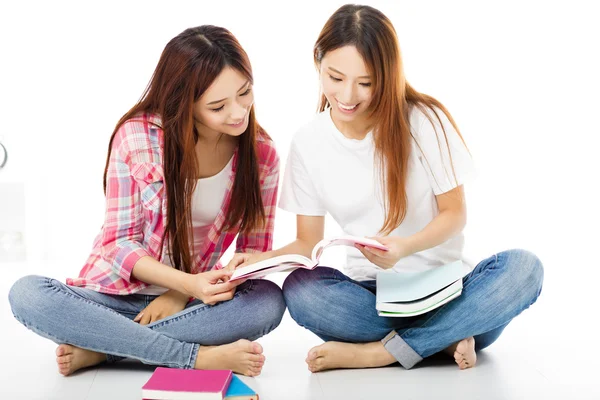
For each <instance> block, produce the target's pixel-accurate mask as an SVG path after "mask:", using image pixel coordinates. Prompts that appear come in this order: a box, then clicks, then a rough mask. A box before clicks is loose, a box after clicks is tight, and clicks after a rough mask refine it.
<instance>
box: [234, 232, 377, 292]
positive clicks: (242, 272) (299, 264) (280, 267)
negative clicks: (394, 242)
mask: <svg viewBox="0 0 600 400" xmlns="http://www.w3.org/2000/svg"><path fill="white" fill-rule="evenodd" d="M355 244H361V245H363V246H367V247H373V248H376V249H379V250H385V251H387V250H388V248H387V247H386V246H384V245H382V244H381V243H379V242H378V241H377V240H374V239H368V238H363V237H357V236H349V235H345V236H337V237H334V238H330V239H323V240H321V241H320V242H319V243H317V244H316V245H315V247H313V250H312V255H311V257H310V258H307V257H305V256H303V255H300V254H284V255H282V256H277V257H272V258H268V259H266V260H262V261H259V262H257V263H254V264H250V265H246V266H245V267H241V268H238V269H236V270H235V272H234V273H233V275H231V278H230V281H235V280H237V279H248V278H260V277H263V276H265V275H268V274H271V273H273V272H281V271H287V270H292V269H296V268H306V269H314V268H315V267H316V266H317V265H319V259H320V258H321V254H323V250H325V248H327V247H331V246H351V247H354V245H355Z"/></svg>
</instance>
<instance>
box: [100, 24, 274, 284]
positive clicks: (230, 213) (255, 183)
mask: <svg viewBox="0 0 600 400" xmlns="http://www.w3.org/2000/svg"><path fill="white" fill-rule="evenodd" d="M228 66H229V67H231V68H233V69H235V70H237V71H239V72H240V73H241V74H242V75H244V76H245V77H246V78H247V79H248V80H249V81H250V83H252V82H253V78H252V68H251V66H250V61H249V59H248V55H247V54H246V52H245V51H244V50H243V49H242V47H241V46H240V44H239V43H238V41H237V39H236V38H235V37H234V36H233V34H231V32H229V31H228V30H227V29H224V28H221V27H217V26H212V25H203V26H199V27H196V28H190V29H186V30H185V31H183V32H182V33H181V34H179V35H177V36H176V37H175V38H173V39H172V40H171V41H170V42H169V43H168V44H167V45H166V47H165V49H164V50H163V52H162V55H161V57H160V60H159V62H158V65H157V66H156V69H155V70H154V74H153V75H152V78H151V79H150V82H149V84H148V86H147V87H146V90H145V91H144V93H143V94H142V97H141V99H140V100H139V101H138V103H137V104H136V105H135V106H133V108H132V109H131V110H129V111H128V112H127V113H126V114H125V115H123V117H122V118H121V119H120V120H119V122H118V123H117V126H116V128H115V130H114V132H113V134H112V136H111V139H110V143H109V146H108V157H107V159H106V168H105V170H104V192H105V193H106V175H107V171H108V163H109V160H110V154H111V149H112V142H113V139H114V137H115V134H116V132H117V131H118V130H119V128H120V127H121V125H123V123H125V122H126V121H127V120H129V119H131V118H134V117H135V116H136V115H138V114H140V113H154V114H157V115H159V116H160V117H161V124H162V126H160V128H162V130H163V132H164V152H163V168H164V179H165V182H164V184H165V188H166V193H167V198H166V202H167V218H166V219H167V222H166V227H165V235H164V236H163V238H162V243H163V244H164V241H165V240H168V242H167V243H168V246H169V251H170V253H171V260H172V262H173V266H174V267H176V268H178V269H180V270H182V271H186V272H189V271H190V270H191V265H192V254H193V253H192V252H191V251H190V237H191V235H192V217H191V202H192V194H193V192H194V189H195V186H196V180H197V177H198V175H199V172H198V160H197V156H196V152H195V145H196V142H197V141H198V132H197V131H196V128H195V126H194V117H193V107H194V103H195V102H196V101H198V99H199V98H200V97H201V96H202V94H203V93H204V92H205V91H206V89H208V88H209V87H210V85H211V84H212V82H213V81H214V80H215V79H216V77H217V76H218V75H219V74H220V73H221V71H222V70H223V69H224V68H225V67H228ZM258 135H265V136H266V134H265V133H264V132H263V131H262V129H261V127H260V125H259V124H258V122H257V121H256V119H255V115H254V106H252V108H251V109H250V115H249V123H248V128H247V129H246V131H245V132H244V133H243V134H242V135H241V136H240V138H239V143H238V146H239V148H238V158H237V167H236V170H237V173H236V176H235V181H234V184H233V190H232V195H231V202H230V205H229V208H228V210H227V218H226V221H225V224H224V227H223V230H224V231H228V230H232V229H234V228H235V227H236V226H238V224H239V230H240V231H241V232H248V231H251V230H253V229H255V228H256V227H257V226H259V225H262V224H263V223H264V219H265V211H264V208H263V204H262V198H261V194H260V178H259V169H258V157H257V149H256V139H257V136H258ZM161 248H162V246H161Z"/></svg>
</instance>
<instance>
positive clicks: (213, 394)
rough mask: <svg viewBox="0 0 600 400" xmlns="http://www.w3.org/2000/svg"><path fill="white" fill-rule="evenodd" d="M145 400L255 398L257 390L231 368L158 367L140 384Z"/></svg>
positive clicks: (231, 399) (256, 398)
mask: <svg viewBox="0 0 600 400" xmlns="http://www.w3.org/2000/svg"><path fill="white" fill-rule="evenodd" d="M142 398H144V399H147V400H167V399H168V400H224V399H225V400H258V394H256V392H254V390H252V389H251V388H250V387H249V386H248V385H246V384H245V383H244V382H243V381H242V380H241V379H240V378H238V377H237V376H235V375H234V374H233V373H232V371H230V370H194V369H177V368H163V367H158V368H156V370H155V371H154V373H153V374H152V376H151V377H150V379H149V380H148V382H146V384H145V385H144V386H143V387H142Z"/></svg>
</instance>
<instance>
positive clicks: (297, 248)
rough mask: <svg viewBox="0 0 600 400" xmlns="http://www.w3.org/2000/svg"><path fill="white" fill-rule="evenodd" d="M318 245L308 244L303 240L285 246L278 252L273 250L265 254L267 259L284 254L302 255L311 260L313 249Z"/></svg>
mask: <svg viewBox="0 0 600 400" xmlns="http://www.w3.org/2000/svg"><path fill="white" fill-rule="evenodd" d="M315 244H316V243H308V242H307V241H305V240H302V239H296V240H294V241H293V242H292V243H290V244H288V245H286V246H283V247H281V248H279V249H277V250H272V251H269V252H267V253H265V258H271V257H277V256H282V255H284V254H301V255H303V256H305V257H308V258H310V256H311V253H312V249H313V247H314V245H315Z"/></svg>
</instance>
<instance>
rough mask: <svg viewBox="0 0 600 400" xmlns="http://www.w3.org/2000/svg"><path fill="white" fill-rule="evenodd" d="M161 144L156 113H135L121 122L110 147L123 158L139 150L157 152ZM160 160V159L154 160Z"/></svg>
mask: <svg viewBox="0 0 600 400" xmlns="http://www.w3.org/2000/svg"><path fill="white" fill-rule="evenodd" d="M162 146H163V131H162V128H161V120H160V118H159V117H158V116H157V115H156V114H148V113H143V114H137V115H135V116H133V117H132V118H130V119H128V120H126V121H125V122H123V123H122V124H121V126H120V127H119V129H118V130H117V132H116V133H115V136H114V138H113V143H112V147H113V149H116V150H117V151H118V152H119V153H120V154H121V155H122V156H123V157H124V158H128V157H130V156H132V155H134V154H136V153H139V152H154V153H159V152H160V149H161V148H162ZM156 162H160V159H158V160H156Z"/></svg>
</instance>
